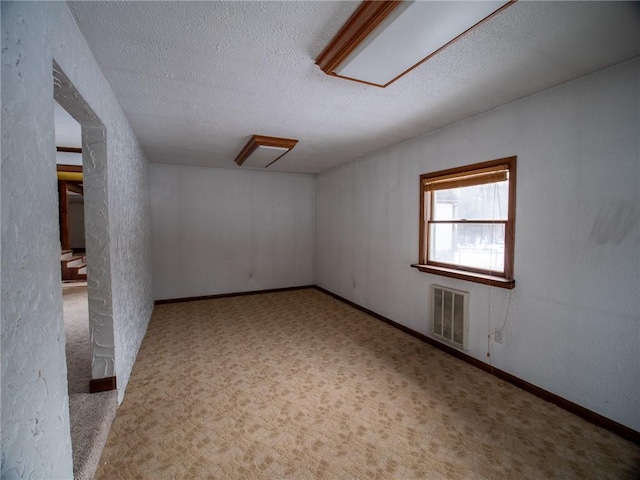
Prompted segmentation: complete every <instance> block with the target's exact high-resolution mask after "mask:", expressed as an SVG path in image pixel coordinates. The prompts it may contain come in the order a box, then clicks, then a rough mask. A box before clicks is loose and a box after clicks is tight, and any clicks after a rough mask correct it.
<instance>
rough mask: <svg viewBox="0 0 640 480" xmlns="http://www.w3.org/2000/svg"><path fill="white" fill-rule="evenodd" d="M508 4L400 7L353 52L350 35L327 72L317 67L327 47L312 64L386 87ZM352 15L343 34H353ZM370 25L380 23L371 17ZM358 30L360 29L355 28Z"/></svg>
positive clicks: (415, 3)
mask: <svg viewBox="0 0 640 480" xmlns="http://www.w3.org/2000/svg"><path fill="white" fill-rule="evenodd" d="M367 3H368V2H364V4H363V6H362V7H361V9H363V8H372V7H371V6H369V5H366V4H367ZM509 3H513V2H512V1H482V0H480V1H460V2H458V1H446V2H431V1H404V2H400V3H399V4H398V5H397V6H396V7H395V8H393V9H392V10H391V12H390V13H385V14H384V15H387V16H386V18H384V20H382V21H381V22H380V23H379V24H378V25H377V26H376V27H375V28H374V29H373V30H372V31H371V32H370V33H369V34H368V35H367V36H366V38H365V39H364V40H362V41H361V43H360V44H359V45H357V46H355V45H353V43H355V42H356V41H359V40H360V38H362V35H361V34H354V38H353V40H354V42H353V43H352V44H351V45H350V46H347V47H342V50H339V51H338V52H344V51H345V50H347V49H352V50H351V52H350V53H349V54H348V55H347V56H346V58H344V59H343V60H341V61H340V63H339V64H338V65H337V66H335V67H334V68H329V71H327V70H326V69H324V67H323V65H322V63H321V62H322V60H321V59H322V57H323V55H326V53H325V52H326V51H327V50H329V49H330V48H331V44H330V45H329V46H328V47H327V49H326V50H325V52H323V54H322V55H321V56H320V57H318V61H317V63H318V64H319V65H320V66H321V68H323V70H324V71H325V72H326V73H329V74H333V75H336V76H340V77H344V78H347V79H350V80H356V81H360V82H364V83H370V84H373V85H377V86H380V87H386V86H387V85H389V84H390V83H391V82H393V81H395V80H396V79H397V78H399V77H401V76H402V75H404V74H405V73H407V72H408V71H410V70H411V69H412V68H414V67H415V66H417V65H418V64H420V63H422V62H423V61H425V60H426V59H427V58H429V57H430V56H431V55H433V54H434V53H436V52H437V51H438V50H440V49H441V48H442V47H444V46H446V45H447V44H449V43H450V42H452V41H453V40H455V39H456V38H458V37H459V36H460V35H462V34H464V33H465V32H467V31H468V30H470V29H471V28H473V27H474V26H476V25H477V24H478V23H480V22H482V21H483V20H484V19H486V18H487V17H489V16H491V15H492V14H494V13H495V12H497V11H498V10H500V9H501V8H503V7H505V6H506V5H508V4H509ZM357 15H358V11H356V13H355V14H354V16H353V17H352V19H350V20H349V22H348V23H347V24H346V25H345V27H344V29H348V28H349V25H350V24H351V23H353V24H354V25H355V27H353V31H355V32H356V33H357V30H356V29H357V28H358V23H357ZM371 21H372V22H373V21H380V20H379V17H377V18H375V20H373V19H372V20H371ZM359 28H360V29H361V30H362V29H364V28H366V25H365V27H362V26H361V25H360V26H359ZM340 35H344V33H343V31H341V32H339V34H338V36H336V39H338V38H339V36H340ZM347 35H348V34H347ZM342 40H343V41H344V38H343V39H342ZM338 54H340V53H338Z"/></svg>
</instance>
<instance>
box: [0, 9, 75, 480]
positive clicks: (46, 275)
mask: <svg viewBox="0 0 640 480" xmlns="http://www.w3.org/2000/svg"><path fill="white" fill-rule="evenodd" d="M49 13H50V6H48V5H42V4H34V3H8V2H2V287H1V290H2V335H1V336H2V468H1V471H0V474H1V476H2V478H3V479H7V480H9V479H16V478H33V479H42V478H72V477H73V467H72V462H71V437H70V434H69V405H68V396H67V377H66V372H67V366H66V363H65V352H64V344H65V339H64V328H63V323H62V291H61V288H60V240H59V237H58V235H59V233H58V232H59V228H58V220H57V218H58V214H57V209H58V202H57V185H56V173H55V172H56V166H55V165H56V160H55V150H54V136H53V94H52V92H53V83H52V81H53V80H52V73H51V56H50V54H49V51H50V47H49V45H50V42H51V36H50V32H51V28H50V26H51V23H50V19H49Z"/></svg>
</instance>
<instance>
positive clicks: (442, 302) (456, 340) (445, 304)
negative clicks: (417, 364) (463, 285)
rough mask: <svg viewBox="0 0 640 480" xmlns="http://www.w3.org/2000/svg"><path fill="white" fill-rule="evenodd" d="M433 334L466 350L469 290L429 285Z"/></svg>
mask: <svg viewBox="0 0 640 480" xmlns="http://www.w3.org/2000/svg"><path fill="white" fill-rule="evenodd" d="M431 305H432V309H431V318H432V321H433V323H432V327H433V335H434V336H435V337H436V339H438V340H442V341H443V342H447V343H450V344H452V345H455V346H456V347H460V348H463V349H465V350H467V348H468V343H467V340H468V337H469V313H468V312H469V292H461V291H460V290H454V289H452V288H446V287H441V286H439V285H432V286H431Z"/></svg>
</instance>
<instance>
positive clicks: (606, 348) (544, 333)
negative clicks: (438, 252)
mask: <svg viewBox="0 0 640 480" xmlns="http://www.w3.org/2000/svg"><path fill="white" fill-rule="evenodd" d="M639 84H640V60H638V59H636V60H635V61H631V62H629V63H625V64H622V65H619V66H616V67H613V68H611V69H608V70H605V71H602V72H599V73H596V74H593V75H590V76H588V77H584V78H582V79H579V80H577V81H574V82H572V83H568V84H565V85H562V86H560V87H557V88H554V89H552V90H548V91H546V92H543V93H540V94H537V95H534V96H531V97H528V98H526V99H523V100H521V101H518V102H516V103H512V104H510V105H507V106H504V107H501V108H499V109H497V110H494V111H491V112H488V113H486V114H484V115H480V116H478V117H475V118H472V119H470V120H467V121H464V122H461V123H458V124H456V125H453V126H450V127H447V128H444V129H442V130H439V131H437V132H435V133H432V134H430V135H427V136H423V137H420V138H416V139H413V140H411V141H408V142H405V143H402V144H400V145H397V146H395V147H392V148H390V149H387V150H385V151H382V152H379V153H377V154H374V155H370V156H368V157H364V158H362V159H361V160H358V161H354V162H351V163H349V164H346V165H344V166H341V167H337V168H335V169H332V170H330V171H328V172H326V173H324V174H322V175H320V176H319V177H318V178H317V182H316V205H317V209H316V215H317V217H316V222H317V223H316V230H317V237H316V244H317V259H316V265H317V273H316V275H317V283H318V284H319V285H320V286H322V287H324V288H327V289H328V290H331V291H333V292H335V293H337V294H339V295H342V296H344V297H346V298H348V299H349V300H352V301H354V302H356V303H358V304H360V305H363V306H365V307H367V308H369V309H371V310H373V311H376V312H378V313H380V314H382V315H385V316H387V317H389V318H391V319H393V320H395V321H397V322H400V323H402V324H404V325H406V326H408V327H410V328H412V329H414V330H417V331H419V332H422V333H424V334H427V335H429V334H430V333H429V323H428V318H429V311H430V300H429V287H430V285H432V284H441V285H446V286H451V287H454V288H458V289H461V290H466V291H469V292H471V300H470V301H471V305H470V340H469V352H468V353H469V354H470V355H472V356H473V357H475V358H477V359H479V360H482V361H488V360H487V357H486V353H487V334H488V333H489V332H490V331H493V330H494V329H496V328H499V327H500V326H501V325H502V324H503V322H504V320H505V318H506V319H507V323H506V326H505V329H504V344H498V343H495V342H493V341H492V342H491V345H490V348H491V361H492V363H493V365H494V366H496V367H497V368H500V369H502V370H506V371H508V372H510V373H512V374H514V375H516V376H518V377H520V378H523V379H525V380H527V381H529V382H531V383H533V384H535V385H539V386H541V387H542V388H545V389H547V390H550V391H552V392H554V393H556V394H558V395H560V396H562V397H565V398H567V399H569V400H571V401H573V402H575V403H578V404H580V405H583V406H585V407H586V408H588V409H591V410H594V411H596V412H598V413H600V414H602V415H604V416H606V417H609V418H611V419H613V420H615V421H617V422H620V423H622V424H624V425H627V426H629V427H631V428H633V429H635V430H640V295H639V292H640V229H639V225H638V224H639V221H640V219H639V217H640V187H639V186H638V185H639V184H640V151H639V142H638V137H639V136H640V121H639V114H640V109H639V104H640V89H638V85H639ZM510 155H517V156H518V179H517V182H518V191H517V220H516V253H515V278H516V282H517V283H516V288H515V289H514V290H512V291H508V290H503V289H499V288H490V287H487V286H484V285H479V284H475V283H469V282H465V281H462V280H456V279H452V278H447V277H440V276H434V275H430V274H425V273H420V272H418V271H417V270H415V269H412V268H411V267H410V266H409V265H410V264H411V263H415V262H416V261H417V259H418V258H417V257H418V217H419V215H418V208H419V205H418V178H419V175H420V174H422V173H426V172H430V171H436V170H441V169H446V168H450V167H454V166H459V165H464V164H471V163H475V162H481V161H485V160H491V159H495V158H501V157H506V156H510ZM509 301H510V305H509ZM507 310H508V315H507Z"/></svg>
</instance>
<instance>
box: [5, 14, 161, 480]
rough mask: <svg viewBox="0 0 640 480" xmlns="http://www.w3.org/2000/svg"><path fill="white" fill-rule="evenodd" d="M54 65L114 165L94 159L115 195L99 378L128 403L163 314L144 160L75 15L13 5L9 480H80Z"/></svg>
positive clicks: (8, 178) (105, 255)
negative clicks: (64, 287)
mask: <svg viewBox="0 0 640 480" xmlns="http://www.w3.org/2000/svg"><path fill="white" fill-rule="evenodd" d="M54 64H55V65H56V66H57V68H59V69H60V71H62V72H64V73H65V75H66V76H68V79H69V81H70V82H71V83H72V84H73V86H74V88H75V89H77V92H78V95H79V96H78V97H77V98H75V100H76V101H78V102H79V101H84V102H86V104H87V105H88V106H89V107H90V108H91V109H92V111H93V112H95V115H96V117H97V118H99V120H100V122H101V123H102V124H103V125H104V128H103V129H102V130H101V134H102V135H103V136H104V135H106V136H104V138H106V144H105V143H104V142H102V145H104V146H105V147H106V154H104V152H103V155H102V156H101V158H100V156H96V157H95V158H96V169H100V168H102V170H101V171H102V172H103V173H104V175H102V177H101V178H102V179H103V182H104V183H105V186H108V188H105V190H104V191H105V194H104V195H103V196H102V200H101V202H102V203H103V207H102V208H103V210H102V212H103V213H104V212H106V213H107V215H108V218H105V219H104V220H103V221H102V224H103V225H104V231H105V232H106V234H107V235H108V238H106V239H101V240H100V242H101V243H100V245H101V246H102V250H100V251H97V252H96V255H98V257H99V258H100V259H102V260H103V261H104V267H103V268H101V269H100V270H101V271H102V272H103V277H104V272H107V270H109V271H110V274H109V275H107V276H108V277H109V280H108V284H109V288H110V291H108V290H103V293H101V295H102V297H94V301H97V302H98V303H103V304H104V305H106V307H105V308H108V310H111V312H109V313H108V314H106V315H103V316H102V317H101V318H100V320H99V321H98V323H99V324H100V327H101V328H102V329H103V332H104V337H103V338H111V344H110V345H106V346H107V347H108V348H107V351H108V353H107V354H106V355H105V357H104V358H105V362H104V365H103V367H104V368H102V369H101V371H100V373H101V374H104V373H105V372H106V373H109V372H113V370H114V369H115V373H116V375H117V376H118V389H119V391H118V396H119V399H120V400H122V397H123V395H124V389H125V387H126V384H127V380H128V377H129V373H130V371H131V368H132V366H133V361H134V359H135V355H136V352H137V350H138V348H139V345H140V343H141V341H142V337H143V336H144V333H145V331H146V326H147V323H148V321H149V317H150V314H151V310H152V308H153V296H152V286H151V253H150V248H148V246H149V242H150V225H151V224H150V202H149V180H148V165H147V161H146V159H145V156H144V153H143V152H142V150H141V149H140V147H139V145H138V142H137V140H136V138H135V137H134V135H133V133H132V131H131V129H130V127H129V125H128V122H127V120H126V118H125V117H124V115H123V113H122V110H121V108H120V106H119V105H118V103H117V101H116V100H115V97H114V96H113V93H112V91H111V89H110V87H109V85H108V83H107V82H106V80H105V79H104V77H103V75H102V73H101V72H100V69H99V67H98V66H97V64H96V63H95V60H94V59H93V56H92V54H91V52H90V50H89V48H88V47H87V45H86V42H85V41H84V38H83V37H82V35H81V34H80V32H79V30H78V28H77V26H76V24H75V21H74V19H73V17H72V15H71V14H70V12H69V10H68V8H67V6H66V4H64V3H63V2H51V3H48V2H33V3H32V2H16V3H11V2H2V251H1V254H2V285H1V290H2V393H1V395H2V478H3V479H4V478H7V479H13V478H37V479H42V478H56V479H58V478H71V477H72V461H71V444H70V436H69V413H68V396H67V382H66V364H65V357H64V355H65V352H64V330H63V320H62V295H61V289H60V285H59V282H60V264H59V255H60V243H59V239H58V223H57V195H56V180H55V178H56V176H55V148H54V147H55V143H54V114H53V102H54V100H53V95H54V87H53V85H54V80H53V73H52V69H53V66H54ZM85 120H87V119H85ZM87 121H89V120H87ZM89 123H91V122H89ZM95 128H96V126H95V125H93V124H91V126H90V128H83V137H84V139H83V141H84V142H87V141H89V143H91V142H92V140H91V137H92V134H93V133H95V132H94V129H95ZM98 143H100V142H98ZM105 159H106V160H105ZM105 161H106V162H107V163H108V168H107V165H105V164H104V163H105ZM100 162H102V163H100ZM107 192H108V197H107V195H106V193H107ZM96 243H97V242H96ZM89 248H91V247H89ZM120 257H122V258H120ZM90 262H91V259H90ZM95 263H96V262H94V264H95ZM90 269H91V266H90ZM89 274H90V275H91V270H90V271H89ZM94 277H95V275H94ZM113 285H117V286H116V287H113ZM93 327H94V325H92V328H93ZM100 335H102V334H99V335H98V336H100ZM114 340H115V342H114ZM95 373H96V372H95V369H94V375H95Z"/></svg>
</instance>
